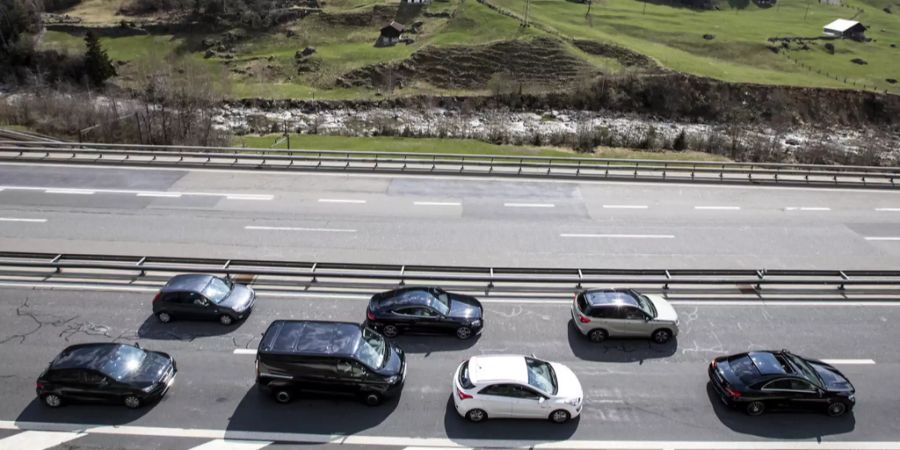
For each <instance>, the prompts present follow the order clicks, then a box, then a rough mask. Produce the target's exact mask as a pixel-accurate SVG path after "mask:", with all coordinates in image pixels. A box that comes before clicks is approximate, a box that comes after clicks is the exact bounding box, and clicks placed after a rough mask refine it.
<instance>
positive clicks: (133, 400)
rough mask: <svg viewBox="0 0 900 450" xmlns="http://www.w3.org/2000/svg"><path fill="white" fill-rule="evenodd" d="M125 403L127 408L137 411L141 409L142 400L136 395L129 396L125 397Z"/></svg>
mask: <svg viewBox="0 0 900 450" xmlns="http://www.w3.org/2000/svg"><path fill="white" fill-rule="evenodd" d="M124 403H125V406H127V407H129V408H131V409H137V408H140V407H141V399H139V398H137V397H135V396H134V395H129V396H128V397H125V401H124Z"/></svg>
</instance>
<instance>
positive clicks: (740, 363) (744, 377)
mask: <svg viewBox="0 0 900 450" xmlns="http://www.w3.org/2000/svg"><path fill="white" fill-rule="evenodd" d="M728 363H729V364H731V370H732V371H734V374H735V375H737V377H738V378H740V379H741V382H743V383H744V384H748V385H749V384H753V382H754V381H755V380H756V379H757V378H759V376H760V374H759V369H757V368H756V364H753V360H752V359H750V357H749V356H746V355H744V356H739V357H737V358H733V359H731V360H729V361H728Z"/></svg>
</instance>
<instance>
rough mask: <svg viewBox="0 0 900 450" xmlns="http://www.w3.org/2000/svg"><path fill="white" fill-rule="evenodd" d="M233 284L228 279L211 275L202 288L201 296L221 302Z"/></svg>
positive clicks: (214, 301)
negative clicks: (211, 277)
mask: <svg viewBox="0 0 900 450" xmlns="http://www.w3.org/2000/svg"><path fill="white" fill-rule="evenodd" d="M233 285H234V284H233V283H232V282H231V281H230V280H223V279H221V278H216V277H213V279H211V280H209V284H207V285H206V288H204V289H203V296H204V297H206V298H208V299H209V301H211V302H213V303H221V302H222V300H225V298H226V297H228V294H230V293H231V287H232V286H233Z"/></svg>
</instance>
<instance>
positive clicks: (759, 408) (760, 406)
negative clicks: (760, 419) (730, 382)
mask: <svg viewBox="0 0 900 450" xmlns="http://www.w3.org/2000/svg"><path fill="white" fill-rule="evenodd" d="M744 411H745V412H746V413H747V415H748V416H758V415H761V414H762V413H764V412H765V411H766V404H765V403H763V402H761V401H759V400H757V401H753V402H750V403H747V408H746V409H744Z"/></svg>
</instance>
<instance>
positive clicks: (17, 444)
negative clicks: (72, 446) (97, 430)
mask: <svg viewBox="0 0 900 450" xmlns="http://www.w3.org/2000/svg"><path fill="white" fill-rule="evenodd" d="M84 435H85V433H70V432H66V431H25V432H22V433H19V434H14V435H12V436H10V437H8V438H4V439H0V450H22V449H28V450H43V449H45V448H51V447H56V446H57V445H62V444H64V443H66V442H69V441H71V440H74V439H78V438H80V437H82V436H84Z"/></svg>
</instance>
